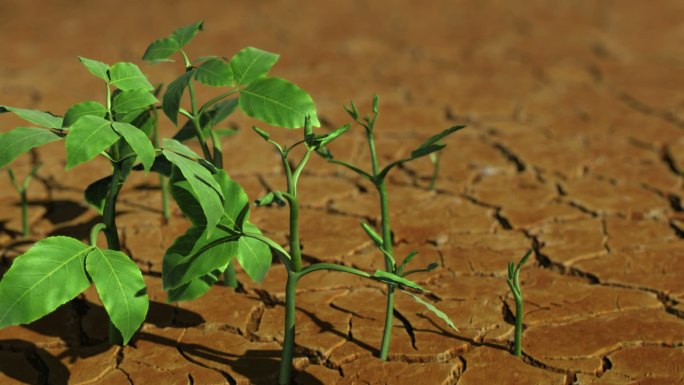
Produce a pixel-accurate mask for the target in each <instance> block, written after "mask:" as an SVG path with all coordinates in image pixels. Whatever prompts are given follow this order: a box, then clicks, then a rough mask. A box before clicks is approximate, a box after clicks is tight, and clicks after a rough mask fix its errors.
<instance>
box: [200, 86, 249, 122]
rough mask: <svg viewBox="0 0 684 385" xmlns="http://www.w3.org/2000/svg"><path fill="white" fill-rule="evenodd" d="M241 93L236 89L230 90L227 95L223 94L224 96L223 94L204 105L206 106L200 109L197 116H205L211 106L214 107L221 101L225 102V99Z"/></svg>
mask: <svg viewBox="0 0 684 385" xmlns="http://www.w3.org/2000/svg"><path fill="white" fill-rule="evenodd" d="M239 91H240V90H239V89H237V88H236V89H234V90H230V91H228V92H226V93H223V94H221V95H219V96H217V97H215V98H213V99H210V100H209V101H208V102H206V103H204V105H203V106H202V107H200V109H199V114H197V115H198V116H202V115H204V112H205V111H206V110H208V109H209V108H210V107H211V106H213V105H214V104H216V103H218V102H220V101H221V100H223V99H225V98H227V97H229V96H230V95H233V94H235V93H238V92H239Z"/></svg>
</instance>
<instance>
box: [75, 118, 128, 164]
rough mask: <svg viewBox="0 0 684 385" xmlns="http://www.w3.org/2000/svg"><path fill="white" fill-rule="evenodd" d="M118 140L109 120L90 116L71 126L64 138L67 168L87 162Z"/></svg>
mask: <svg viewBox="0 0 684 385" xmlns="http://www.w3.org/2000/svg"><path fill="white" fill-rule="evenodd" d="M117 140H119V135H118V134H117V133H116V131H114V130H113V129H112V124H111V122H110V121H109V120H105V119H102V118H98V117H96V116H92V115H86V116H83V117H81V118H80V119H79V120H78V121H76V123H74V124H72V125H71V128H70V130H69V134H68V135H67V138H66V150H67V166H66V169H67V170H68V169H70V168H72V167H74V166H77V165H79V164H81V163H83V162H87V161H89V160H91V159H93V158H94V157H96V156H97V154H99V153H101V152H102V151H104V150H106V149H107V148H108V147H109V146H111V145H112V144H114V143H115V142H116V141H117Z"/></svg>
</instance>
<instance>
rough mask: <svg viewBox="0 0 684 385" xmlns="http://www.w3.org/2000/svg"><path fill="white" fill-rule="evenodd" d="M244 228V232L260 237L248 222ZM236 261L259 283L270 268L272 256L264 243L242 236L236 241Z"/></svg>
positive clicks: (253, 226) (255, 228)
mask: <svg viewBox="0 0 684 385" xmlns="http://www.w3.org/2000/svg"><path fill="white" fill-rule="evenodd" d="M244 227H245V232H249V233H255V234H259V235H261V231H260V230H259V228H258V227H256V226H255V225H253V224H251V223H249V222H247V223H245V226H244ZM237 260H238V262H239V263H240V266H242V268H243V269H244V270H245V272H246V273H247V275H249V276H250V278H252V279H253V280H254V281H255V282H261V281H263V280H264V278H265V277H266V273H267V272H268V268H269V267H271V262H272V261H273V256H272V254H271V248H270V247H268V245H267V244H266V243H264V242H262V241H260V240H258V239H254V238H252V237H245V236H243V237H240V239H239V240H238V249H237Z"/></svg>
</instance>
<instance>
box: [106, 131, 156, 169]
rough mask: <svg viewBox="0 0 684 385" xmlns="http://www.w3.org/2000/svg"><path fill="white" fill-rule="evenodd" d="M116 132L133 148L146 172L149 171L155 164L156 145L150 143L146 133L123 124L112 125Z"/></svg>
mask: <svg viewBox="0 0 684 385" xmlns="http://www.w3.org/2000/svg"><path fill="white" fill-rule="evenodd" d="M112 127H114V130H115V131H116V132H117V133H119V135H121V136H123V138H124V139H125V140H126V142H127V143H128V144H129V145H130V146H131V148H132V149H133V151H134V152H135V154H136V155H137V156H138V159H140V163H142V165H143V167H144V168H145V171H149V170H150V167H152V163H154V155H155V153H154V145H152V142H151V141H150V138H148V137H147V135H145V133H144V132H143V131H142V130H141V129H139V128H138V127H136V126H134V125H132V124H128V123H121V122H114V123H112Z"/></svg>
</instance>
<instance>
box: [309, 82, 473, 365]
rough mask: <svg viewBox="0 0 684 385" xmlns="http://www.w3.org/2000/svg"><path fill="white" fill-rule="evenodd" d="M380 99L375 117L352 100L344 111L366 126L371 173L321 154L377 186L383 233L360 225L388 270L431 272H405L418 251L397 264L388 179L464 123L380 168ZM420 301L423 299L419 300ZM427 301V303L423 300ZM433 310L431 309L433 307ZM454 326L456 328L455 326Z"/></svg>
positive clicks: (385, 349) (383, 347) (390, 291)
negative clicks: (377, 127) (377, 139)
mask: <svg viewBox="0 0 684 385" xmlns="http://www.w3.org/2000/svg"><path fill="white" fill-rule="evenodd" d="M379 103H380V101H379V98H378V96H377V95H375V96H373V105H372V113H373V114H372V116H371V115H366V116H364V117H361V116H360V114H359V111H358V109H357V107H356V104H355V103H354V102H353V101H352V102H351V103H350V105H349V106H344V108H345V110H346V111H347V113H348V114H349V116H350V117H351V118H352V119H353V120H354V121H355V122H356V123H357V124H359V125H360V126H362V127H363V128H364V129H365V132H366V139H367V142H368V148H369V151H370V158H371V172H367V171H364V170H362V169H361V168H359V167H357V166H354V165H351V164H349V163H347V162H345V161H342V160H338V159H335V158H334V157H333V156H332V153H331V152H330V150H328V149H327V148H321V149H320V150H319V151H318V154H319V155H321V156H323V157H324V158H325V159H327V160H328V161H329V162H331V163H335V164H338V165H340V166H343V167H346V168H348V169H350V170H351V171H353V172H355V173H356V174H358V175H359V176H361V177H362V178H364V179H366V180H368V181H369V182H371V183H372V184H373V185H374V186H375V189H376V190H377V191H378V197H379V198H380V215H381V218H382V222H381V233H382V235H380V234H378V233H377V232H375V230H374V229H373V228H372V227H371V226H370V225H369V224H367V223H361V226H362V228H363V230H364V231H365V232H366V234H367V235H368V237H369V238H370V239H371V240H372V241H373V243H375V245H376V246H377V247H378V248H379V249H380V251H381V252H382V255H383V257H384V259H385V272H387V273H389V274H395V275H397V276H400V277H406V276H408V275H410V274H414V273H418V272H424V271H431V270H433V269H435V268H436V267H437V266H438V265H437V264H436V263H431V264H430V265H428V266H427V267H426V268H422V269H415V270H409V271H404V268H405V267H406V266H407V265H408V263H409V262H411V260H412V259H413V258H414V257H415V256H416V253H415V252H412V253H410V254H409V255H407V256H406V258H404V259H403V261H402V262H401V264H400V265H399V266H397V263H396V260H395V256H394V252H393V250H392V227H391V223H390V210H389V195H388V193H387V183H386V178H387V175H388V173H389V172H390V171H391V170H392V169H393V168H394V167H396V166H398V165H400V164H403V163H406V162H410V161H412V160H415V159H418V158H422V157H424V156H431V155H433V154H435V153H436V152H439V151H441V150H442V149H443V148H444V147H446V145H445V144H443V143H441V142H440V141H441V140H442V139H444V138H445V137H447V136H448V135H450V134H452V133H454V132H456V131H458V130H460V129H462V128H464V127H465V126H454V127H451V128H449V129H447V130H444V131H442V132H441V133H439V134H437V135H435V136H433V137H431V138H430V139H428V140H427V141H426V142H425V143H423V144H422V145H420V146H419V147H418V148H417V149H415V150H414V151H413V152H411V154H410V155H409V156H408V157H406V158H403V159H399V160H397V161H394V162H391V163H389V164H388V165H387V166H385V167H384V168H380V165H379V162H378V156H377V151H376V147H375V136H374V130H375V124H376V122H377V120H378V116H379V114H380V112H379ZM395 287H396V285H394V283H389V284H388V285H387V303H386V307H385V329H384V332H383V336H382V342H381V344H380V352H379V357H380V359H382V360H386V359H387V356H388V354H389V349H390V342H391V337H392V320H393V317H394V290H395ZM414 299H417V297H415V296H414ZM419 302H420V301H419ZM421 303H423V304H425V303H424V302H421ZM430 310H432V309H430ZM437 314H438V315H439V316H440V318H442V319H444V320H445V321H446V322H447V323H448V324H449V325H450V326H452V327H454V326H453V324H452V323H451V321H449V320H448V318H447V317H446V315H444V314H443V313H441V314H440V313H437ZM454 329H455V327H454Z"/></svg>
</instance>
